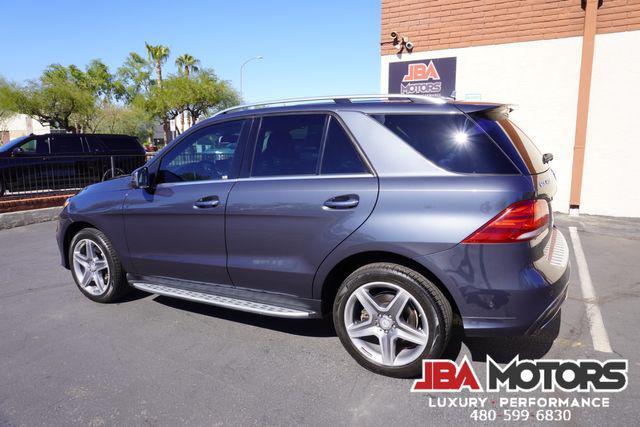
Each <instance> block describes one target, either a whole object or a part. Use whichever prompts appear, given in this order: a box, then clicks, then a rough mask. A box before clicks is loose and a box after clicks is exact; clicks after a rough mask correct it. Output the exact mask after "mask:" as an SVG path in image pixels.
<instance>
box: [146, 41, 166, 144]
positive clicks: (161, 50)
mask: <svg viewBox="0 0 640 427" xmlns="http://www.w3.org/2000/svg"><path fill="white" fill-rule="evenodd" d="M144 45H145V47H146V49H147V55H148V57H149V61H151V62H152V63H153V66H154V68H155V71H156V85H157V87H158V88H159V89H162V64H164V63H165V62H166V61H167V59H168V58H169V53H170V51H169V48H168V47H167V46H163V45H151V44H149V43H147V42H145V43H144ZM160 119H161V120H162V130H163V132H164V141H165V143H168V142H169V140H170V137H171V135H170V133H169V132H170V129H169V120H168V119H167V117H160Z"/></svg>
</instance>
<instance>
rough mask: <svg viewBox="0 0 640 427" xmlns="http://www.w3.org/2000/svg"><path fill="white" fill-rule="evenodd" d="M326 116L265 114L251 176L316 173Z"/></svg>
mask: <svg viewBox="0 0 640 427" xmlns="http://www.w3.org/2000/svg"><path fill="white" fill-rule="evenodd" d="M326 118H327V116H326V115H324V114H291V115H285V116H268V117H264V118H263V119H262V124H261V126H260V132H259V133H258V138H257V143H256V147H255V151H254V155H253V166H252V171H251V176H287V175H313V174H316V173H317V170H318V161H319V159H320V149H321V148H322V136H323V131H324V125H325V122H326Z"/></svg>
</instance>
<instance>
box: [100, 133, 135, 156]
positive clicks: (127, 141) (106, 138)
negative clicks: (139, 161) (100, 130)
mask: <svg viewBox="0 0 640 427" xmlns="http://www.w3.org/2000/svg"><path fill="white" fill-rule="evenodd" d="M99 138H100V140H101V141H102V143H103V144H104V146H105V147H106V148H107V150H108V151H125V152H135V153H138V152H140V144H139V143H138V140H136V139H135V138H129V137H126V136H110V135H101V136H99Z"/></svg>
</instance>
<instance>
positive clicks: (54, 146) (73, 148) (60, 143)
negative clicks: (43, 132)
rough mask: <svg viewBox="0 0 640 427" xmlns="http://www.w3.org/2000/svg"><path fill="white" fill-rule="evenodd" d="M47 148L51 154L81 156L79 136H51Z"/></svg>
mask: <svg viewBox="0 0 640 427" xmlns="http://www.w3.org/2000/svg"><path fill="white" fill-rule="evenodd" d="M49 146H50V147H51V153H53V154H72V155H74V154H82V153H83V149H82V141H81V140H80V137H79V136H70V135H52V136H50V137H49Z"/></svg>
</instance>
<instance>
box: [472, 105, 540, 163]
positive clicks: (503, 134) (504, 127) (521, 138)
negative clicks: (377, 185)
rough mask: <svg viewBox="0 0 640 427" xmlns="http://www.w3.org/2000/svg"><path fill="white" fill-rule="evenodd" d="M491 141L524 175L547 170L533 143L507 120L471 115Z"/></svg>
mask: <svg viewBox="0 0 640 427" xmlns="http://www.w3.org/2000/svg"><path fill="white" fill-rule="evenodd" d="M472 117H473V119H474V120H475V121H476V123H478V125H480V126H481V127H482V128H483V129H484V130H485V131H486V132H487V133H488V134H489V136H491V138H493V140H494V141H495V142H496V143H497V144H498V145H500V147H501V148H502V149H503V150H504V152H505V153H507V154H508V155H509V156H510V157H511V159H513V161H514V162H515V163H516V164H517V165H518V167H520V169H522V172H523V173H526V174H537V173H542V172H545V171H546V170H547V169H549V165H548V164H545V163H544V162H543V161H542V153H540V150H538V147H536V146H535V144H534V143H533V141H532V140H531V139H530V138H529V137H528V136H527V135H526V134H525V133H524V132H523V131H522V129H520V128H519V127H518V126H516V125H515V123H513V122H512V121H511V120H509V119H501V120H497V121H496V120H491V119H488V118H486V117H483V116H481V115H478V116H475V115H472Z"/></svg>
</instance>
